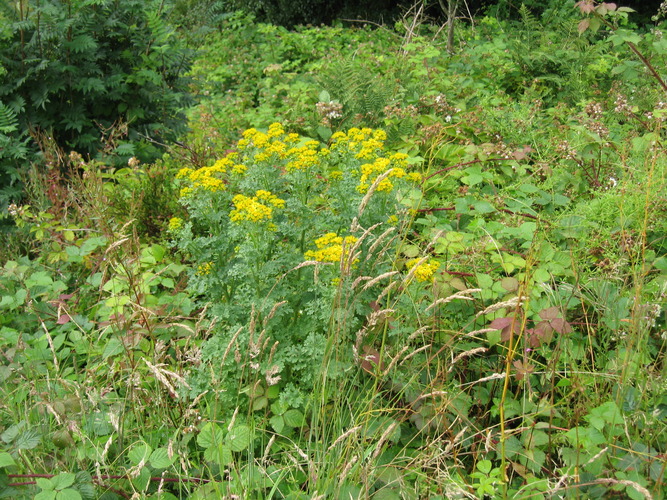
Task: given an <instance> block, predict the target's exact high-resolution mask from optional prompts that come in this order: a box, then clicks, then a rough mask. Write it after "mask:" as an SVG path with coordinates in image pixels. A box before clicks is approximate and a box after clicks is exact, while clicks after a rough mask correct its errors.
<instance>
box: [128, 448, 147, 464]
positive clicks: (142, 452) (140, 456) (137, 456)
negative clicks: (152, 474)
mask: <svg viewBox="0 0 667 500" xmlns="http://www.w3.org/2000/svg"><path fill="white" fill-rule="evenodd" d="M152 451H153V449H152V448H151V447H150V445H149V444H148V443H138V444H136V445H134V446H133V447H132V449H131V450H130V452H129V453H128V454H127V457H128V458H129V459H130V462H131V463H132V465H139V464H140V463H142V462H143V463H146V462H147V461H148V458H149V457H150V456H151V452H152Z"/></svg>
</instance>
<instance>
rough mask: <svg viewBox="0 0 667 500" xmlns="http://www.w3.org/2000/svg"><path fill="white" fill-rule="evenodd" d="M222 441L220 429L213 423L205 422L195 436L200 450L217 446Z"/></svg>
mask: <svg viewBox="0 0 667 500" xmlns="http://www.w3.org/2000/svg"><path fill="white" fill-rule="evenodd" d="M222 440H223V435H222V429H220V427H218V425H217V424H215V423H213V422H207V423H206V424H205V425H204V427H202V429H201V431H200V432H199V435H198V436H197V444H198V445H199V446H201V447H202V448H210V447H212V446H219V445H221V444H222Z"/></svg>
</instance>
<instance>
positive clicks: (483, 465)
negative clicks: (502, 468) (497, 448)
mask: <svg viewBox="0 0 667 500" xmlns="http://www.w3.org/2000/svg"><path fill="white" fill-rule="evenodd" d="M492 465H493V464H491V460H480V461H479V462H477V470H479V471H480V472H483V473H484V474H488V473H489V472H491V467H492Z"/></svg>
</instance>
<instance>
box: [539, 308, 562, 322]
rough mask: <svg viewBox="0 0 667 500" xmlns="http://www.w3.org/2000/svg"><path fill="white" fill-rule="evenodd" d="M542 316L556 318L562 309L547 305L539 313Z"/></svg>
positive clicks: (547, 318)
mask: <svg viewBox="0 0 667 500" xmlns="http://www.w3.org/2000/svg"><path fill="white" fill-rule="evenodd" d="M538 314H539V316H540V318H542V319H546V320H550V319H556V318H557V317H558V316H559V315H560V311H559V310H558V308H557V307H547V308H546V309H542V310H541V311H540V312H539V313H538Z"/></svg>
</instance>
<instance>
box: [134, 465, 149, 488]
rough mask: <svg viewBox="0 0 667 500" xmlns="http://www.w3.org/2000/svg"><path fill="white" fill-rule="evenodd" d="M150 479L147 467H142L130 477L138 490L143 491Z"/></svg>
mask: <svg viewBox="0 0 667 500" xmlns="http://www.w3.org/2000/svg"><path fill="white" fill-rule="evenodd" d="M150 481H151V473H150V471H149V470H148V468H147V467H142V468H141V471H140V472H139V475H138V476H137V477H135V478H133V479H132V484H133V485H134V487H135V488H136V489H137V490H139V491H145V490H146V488H148V483H150Z"/></svg>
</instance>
